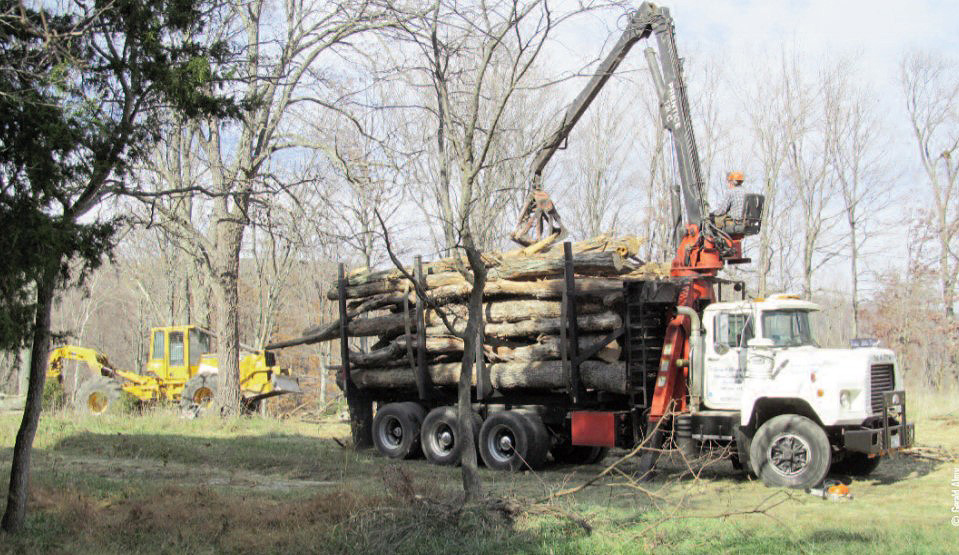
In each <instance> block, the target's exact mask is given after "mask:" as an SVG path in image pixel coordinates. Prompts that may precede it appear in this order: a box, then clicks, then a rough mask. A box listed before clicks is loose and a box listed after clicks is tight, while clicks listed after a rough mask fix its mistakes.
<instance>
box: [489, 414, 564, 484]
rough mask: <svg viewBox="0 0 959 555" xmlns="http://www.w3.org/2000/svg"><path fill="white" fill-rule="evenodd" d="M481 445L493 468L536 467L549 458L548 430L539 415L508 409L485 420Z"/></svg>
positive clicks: (516, 468) (515, 468) (518, 468)
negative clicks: (547, 455)
mask: <svg viewBox="0 0 959 555" xmlns="http://www.w3.org/2000/svg"><path fill="white" fill-rule="evenodd" d="M479 448H480V449H479V451H480V457H482V459H483V462H484V463H486V466H487V467H489V468H491V469H493V470H513V471H516V470H522V469H524V468H530V469H533V470H536V469H537V468H540V467H541V466H542V465H543V463H544V462H545V461H546V453H547V452H548V451H549V434H548V433H547V432H546V427H545V426H543V421H542V420H541V419H540V417H539V416H536V415H528V414H523V413H520V412H517V411H512V410H507V411H503V412H497V413H493V414H491V415H490V416H489V417H488V418H487V419H486V421H485V422H483V427H482V428H480V436H479Z"/></svg>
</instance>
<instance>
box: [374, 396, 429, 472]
mask: <svg viewBox="0 0 959 555" xmlns="http://www.w3.org/2000/svg"><path fill="white" fill-rule="evenodd" d="M424 412H425V411H424V410H423V407H421V406H420V405H418V404H416V403H412V402H407V403H390V404H388V405H386V406H383V407H381V408H380V409H379V410H377V411H376V416H374V417H373V444H374V445H376V449H377V450H378V451H379V452H380V453H383V454H384V455H386V456H387V457H389V458H391V459H409V458H412V457H415V456H416V455H418V454H419V452H420V427H421V426H422V425H423V414H424Z"/></svg>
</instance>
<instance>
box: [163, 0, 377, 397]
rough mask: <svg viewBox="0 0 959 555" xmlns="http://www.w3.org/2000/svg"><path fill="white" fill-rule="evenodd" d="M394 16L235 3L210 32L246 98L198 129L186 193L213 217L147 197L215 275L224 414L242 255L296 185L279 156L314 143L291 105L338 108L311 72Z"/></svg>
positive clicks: (355, 9)
mask: <svg viewBox="0 0 959 555" xmlns="http://www.w3.org/2000/svg"><path fill="white" fill-rule="evenodd" d="M392 15H393V13H392V12H388V11H386V10H384V9H383V7H382V6H380V5H379V4H377V3H376V2H374V1H372V0H357V1H345V2H337V3H332V4H322V5H321V4H319V3H312V2H311V3H299V2H289V3H283V4H282V5H281V6H275V5H273V4H272V3H269V2H266V1H265V0H255V1H252V2H248V3H245V4H242V5H236V6H233V8H232V9H231V11H230V13H229V15H228V16H227V17H226V18H225V19H224V21H223V22H222V23H221V25H220V26H219V28H217V29H215V30H212V31H211V37H212V38H213V39H226V40H229V41H231V42H233V43H234V44H235V45H236V48H237V49H238V50H239V51H240V57H241V59H240V60H239V61H238V62H237V63H236V68H235V72H234V78H233V80H232V82H231V86H232V87H233V88H235V89H236V90H237V91H239V92H240V93H241V96H243V97H245V98H247V99H249V101H250V102H249V103H248V105H247V106H246V107H245V108H244V110H243V114H242V117H241V121H240V125H239V128H238V129H237V128H236V127H235V126H231V125H230V124H229V122H226V121H223V120H220V119H216V118H209V119H207V120H206V121H205V122H204V123H202V124H200V125H197V126H195V127H194V128H193V131H194V136H195V145H196V147H195V148H196V149H197V156H195V159H197V160H199V161H201V163H202V164H203V171H202V172H199V173H202V174H203V175H204V182H203V184H202V185H201V186H191V187H190V188H189V190H190V191H191V192H193V193H196V194H197V195H200V196H202V197H203V198H204V199H205V204H206V207H207V209H208V210H209V214H210V216H209V221H208V222H203V221H202V220H201V221H200V222H195V221H190V220H187V219H185V218H184V217H183V215H181V214H177V213H175V212H174V211H172V210H168V209H164V208H163V207H162V206H159V205H157V204H156V203H153V202H152V199H148V200H150V206H151V208H154V209H157V210H162V211H163V216H164V218H165V221H166V222H167V224H168V225H169V228H170V229H172V230H175V231H174V232H175V233H176V234H178V236H179V237H181V244H182V245H187V246H188V247H189V248H190V249H191V251H192V256H193V257H194V258H195V259H196V260H198V261H200V262H201V266H202V267H203V268H204V269H205V271H206V273H207V274H208V275H209V277H210V282H211V285H212V290H213V298H214V305H215V318H214V320H215V324H216V325H215V331H216V336H217V352H218V357H219V358H218V361H219V370H218V371H219V374H220V380H219V385H220V387H218V388H217V391H216V396H215V398H214V403H215V405H216V406H217V407H219V409H220V412H221V413H222V414H227V415H229V414H235V413H236V412H237V411H238V410H239V407H240V389H239V295H238V282H239V273H240V253H241V247H242V245H243V239H244V232H245V230H246V229H247V227H248V226H249V225H250V223H251V222H252V216H253V215H254V211H253V208H254V205H256V204H259V203H264V202H269V198H270V196H271V195H276V194H278V193H282V192H285V191H287V190H289V189H290V188H291V187H293V186H294V185H296V183H288V182H284V181H282V180H280V179H277V178H276V176H275V171H274V170H275V168H274V165H281V164H282V163H283V156H281V153H284V152H288V151H292V150H296V149H308V148H310V145H304V144H303V143H302V141H301V140H300V139H301V138H302V133H301V132H300V128H299V127H298V125H299V124H298V122H297V121H295V119H294V118H292V117H291V115H292V114H293V113H294V110H293V108H294V107H295V106H298V105H311V106H313V107H314V108H320V109H323V110H331V111H340V110H341V108H340V106H339V105H338V103H337V100H338V99H337V98H335V97H334V98H327V97H324V96H323V94H324V92H328V91H327V90H326V89H325V87H324V83H323V82H322V81H318V80H316V79H315V78H311V74H310V73H309V70H310V68H312V67H313V66H314V65H315V64H318V63H320V62H321V61H323V60H325V59H326V57H327V56H330V57H331V58H332V57H333V56H335V54H336V52H337V51H338V49H340V48H350V46H349V45H348V39H350V38H351V37H356V36H357V35H358V34H360V33H363V32H365V31H368V30H371V29H377V28H382V27H385V26H388V25H390V24H391V22H392V19H391V18H392ZM168 146H170V147H171V148H181V147H178V146H177V145H175V144H170V145H168ZM186 147H187V148H194V147H193V146H192V144H190V145H186ZM175 187H176V184H174V183H168V184H167V185H166V187H164V189H165V191H164V193H165V194H170V193H176V192H184V191H178V190H177V189H176V188H175Z"/></svg>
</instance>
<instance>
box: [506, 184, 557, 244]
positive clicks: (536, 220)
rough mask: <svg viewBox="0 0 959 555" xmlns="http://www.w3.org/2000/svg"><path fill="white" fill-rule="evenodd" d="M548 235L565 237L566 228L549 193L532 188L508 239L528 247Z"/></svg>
mask: <svg viewBox="0 0 959 555" xmlns="http://www.w3.org/2000/svg"><path fill="white" fill-rule="evenodd" d="M550 235H555V236H556V237H555V239H554V240H560V239H562V238H564V237H566V228H564V227H563V221H562V220H561V219H560V217H559V212H557V211H556V205H555V204H553V200H552V199H551V198H549V194H547V193H546V191H543V190H542V189H534V190H533V191H531V192H530V194H529V196H528V197H527V198H526V202H525V203H524V205H523V209H522V210H521V211H520V219H519V223H517V224H516V229H514V230H513V233H511V234H510V239H512V240H513V241H514V242H516V243H519V244H520V245H523V246H524V247H528V246H530V245H532V244H533V243H535V242H537V241H541V240H542V239H544V238H545V237H548V236H550Z"/></svg>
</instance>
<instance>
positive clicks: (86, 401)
mask: <svg viewBox="0 0 959 555" xmlns="http://www.w3.org/2000/svg"><path fill="white" fill-rule="evenodd" d="M122 396H123V388H122V387H121V386H120V383H119V382H117V381H116V380H112V379H110V378H107V377H106V376H98V377H95V378H92V379H89V380H87V381H85V382H84V383H83V385H81V386H80V388H79V389H78V390H77V400H76V407H77V408H78V409H79V410H80V411H81V412H83V413H85V414H92V415H101V414H107V413H111V412H117V411H118V410H119V409H120V405H121V403H120V398H121V397H122Z"/></svg>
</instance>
